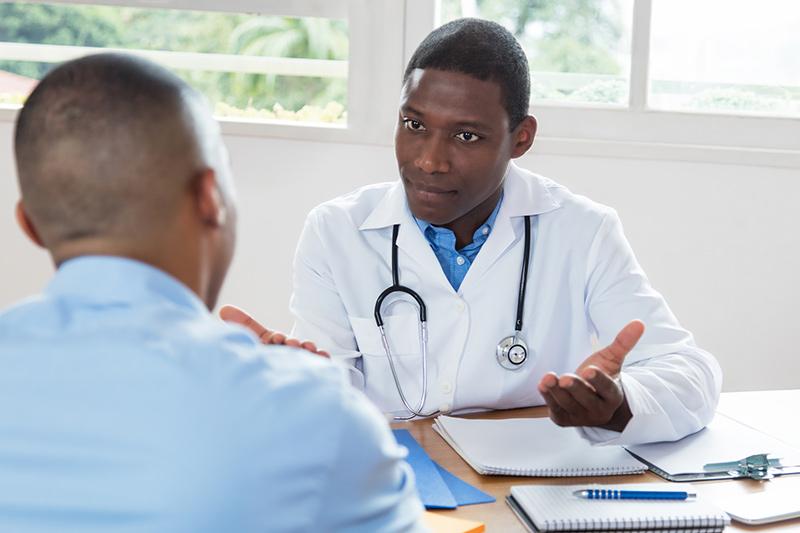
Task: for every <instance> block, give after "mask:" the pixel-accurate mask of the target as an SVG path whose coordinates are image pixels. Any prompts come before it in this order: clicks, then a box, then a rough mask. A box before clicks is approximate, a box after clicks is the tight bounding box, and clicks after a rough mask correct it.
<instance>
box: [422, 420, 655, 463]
mask: <svg viewBox="0 0 800 533" xmlns="http://www.w3.org/2000/svg"><path fill="white" fill-rule="evenodd" d="M433 428H434V429H435V430H436V432H437V433H439V434H440V435H441V436H442V438H444V440H445V441H447V443H448V444H449V445H450V446H451V447H452V448H453V449H454V450H455V451H456V452H458V454H459V455H460V456H461V457H463V458H464V460H465V461H466V462H467V463H469V465H470V466H471V467H472V468H474V469H475V471H476V472H478V473H479V474H494V475H506V476H558V477H569V476H615V475H620V474H639V473H642V472H644V471H645V470H647V467H646V466H645V465H644V464H642V463H641V462H640V461H638V460H637V459H635V458H634V457H632V456H631V455H630V454H629V453H628V452H626V451H625V450H624V449H623V448H622V447H621V446H592V445H591V444H590V443H589V442H587V441H586V440H584V439H583V438H581V436H580V435H578V433H577V430H575V429H574V428H562V427H559V426H557V425H555V424H554V423H553V422H552V421H551V420H550V419H549V418H510V419H505V420H476V419H466V418H454V417H450V416H439V417H437V418H436V420H435V421H434V424H433Z"/></svg>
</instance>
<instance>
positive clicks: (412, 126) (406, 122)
mask: <svg viewBox="0 0 800 533" xmlns="http://www.w3.org/2000/svg"><path fill="white" fill-rule="evenodd" d="M403 127H404V128H405V129H407V130H411V131H425V126H423V125H422V122H420V121H418V120H414V119H413V118H404V119H403Z"/></svg>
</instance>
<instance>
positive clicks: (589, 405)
mask: <svg viewBox="0 0 800 533" xmlns="http://www.w3.org/2000/svg"><path fill="white" fill-rule="evenodd" d="M643 333H644V324H643V323H642V322H641V321H639V320H634V321H632V322H630V323H629V324H628V325H626V326H625V327H624V328H622V330H621V331H620V332H619V333H618V334H617V337H616V338H615V339H614V342H612V343H611V344H610V345H608V346H606V347H605V348H603V349H602V350H599V351H597V352H595V353H593V354H592V355H590V356H589V357H588V358H586V359H585V360H584V361H583V363H581V365H580V366H579V367H578V368H577V369H576V370H575V373H574V374H563V375H561V376H559V375H557V374H556V373H555V372H548V373H547V374H545V375H544V377H543V378H542V380H541V381H540V382H539V392H540V393H541V395H542V396H543V397H544V401H545V402H546V403H547V407H548V408H549V411H550V418H551V419H552V420H553V422H555V423H556V424H558V425H559V426H598V427H602V428H605V429H610V430H613V431H622V430H624V429H625V426H627V425H628V422H629V421H630V419H631V417H632V414H631V410H630V406H629V405H628V400H627V399H626V398H625V391H624V390H623V389H622V385H621V384H620V383H619V380H617V379H616V378H617V377H618V376H619V373H620V370H622V363H623V361H625V357H626V356H627V355H628V352H630V351H631V350H632V349H633V347H634V346H636V343H637V342H639V339H640V338H641V337H642V334H643Z"/></svg>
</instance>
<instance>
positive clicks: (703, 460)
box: [627, 414, 800, 475]
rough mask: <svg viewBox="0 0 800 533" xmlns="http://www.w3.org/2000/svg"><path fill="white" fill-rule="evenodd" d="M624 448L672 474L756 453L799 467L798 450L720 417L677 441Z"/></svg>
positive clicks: (699, 469)
mask: <svg viewBox="0 0 800 533" xmlns="http://www.w3.org/2000/svg"><path fill="white" fill-rule="evenodd" d="M627 448H628V449H629V450H630V451H632V452H633V453H635V454H636V455H638V456H639V457H641V458H642V459H644V460H645V461H649V462H650V463H652V464H654V465H655V466H657V467H658V468H660V469H661V470H664V471H665V472H667V473H669V474H672V475H675V474H690V473H700V472H703V465H705V464H707V463H721V462H727V461H738V460H739V459H744V458H745V457H747V456H749V455H753V454H757V453H769V454H770V457H771V458H772V457H779V458H781V463H782V464H783V465H800V450H798V449H797V448H794V447H792V446H790V445H788V444H786V443H784V442H782V441H779V440H778V439H775V438H773V437H770V436H769V435H765V434H764V433H761V432H760V431H757V430H755V429H752V428H750V427H748V426H745V425H744V424H741V423H739V422H737V421H735V420H733V419H731V418H729V417H727V416H725V415H721V414H717V415H716V416H715V417H714V420H712V421H711V423H710V424H709V425H708V426H707V427H706V428H705V429H701V430H700V431H698V432H697V433H694V434H693V435H689V436H688V437H684V438H682V439H681V440H679V441H676V442H659V443H655V444H641V445H637V446H627Z"/></svg>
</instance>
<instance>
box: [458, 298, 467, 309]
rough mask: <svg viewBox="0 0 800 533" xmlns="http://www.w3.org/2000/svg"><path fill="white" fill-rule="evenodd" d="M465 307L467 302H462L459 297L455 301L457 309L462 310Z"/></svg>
mask: <svg viewBox="0 0 800 533" xmlns="http://www.w3.org/2000/svg"><path fill="white" fill-rule="evenodd" d="M466 307H467V304H465V303H464V300H460V299H459V300H458V301H457V302H456V309H458V310H459V311H463V310H464V309H465V308H466Z"/></svg>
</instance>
